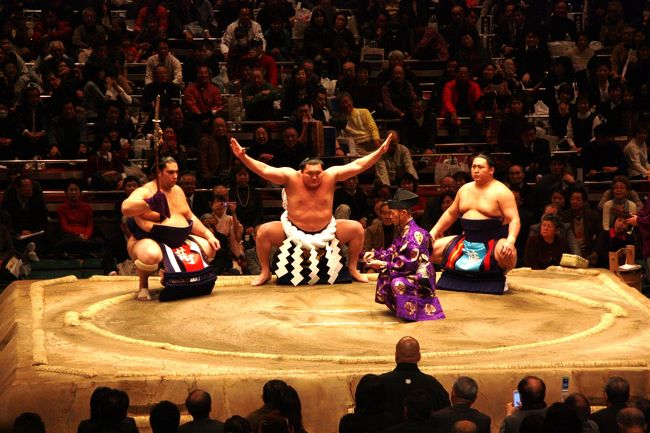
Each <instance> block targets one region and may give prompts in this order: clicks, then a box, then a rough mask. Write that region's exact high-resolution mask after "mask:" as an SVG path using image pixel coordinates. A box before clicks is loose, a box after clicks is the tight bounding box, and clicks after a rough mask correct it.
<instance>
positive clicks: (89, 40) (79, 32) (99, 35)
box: [72, 7, 108, 60]
mask: <svg viewBox="0 0 650 433" xmlns="http://www.w3.org/2000/svg"><path fill="white" fill-rule="evenodd" d="M81 15H82V18H83V23H82V24H80V25H78V26H77V27H75V29H74V32H73V33H72V46H73V47H74V48H75V50H76V52H75V55H74V56H73V57H74V58H75V60H76V59H77V56H78V54H79V52H80V51H81V50H86V52H85V56H86V57H85V58H87V56H88V55H90V51H91V50H92V48H93V47H94V46H96V45H98V44H99V43H101V42H104V41H106V39H107V38H108V36H107V34H106V29H104V26H102V25H101V24H99V23H98V22H97V13H96V12H95V10H94V9H93V8H92V7H87V8H85V9H84V10H83V11H82V13H81Z"/></svg>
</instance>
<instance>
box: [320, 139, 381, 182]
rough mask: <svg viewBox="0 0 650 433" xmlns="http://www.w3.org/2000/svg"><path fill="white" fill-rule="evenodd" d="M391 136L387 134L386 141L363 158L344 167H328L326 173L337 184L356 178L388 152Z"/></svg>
mask: <svg viewBox="0 0 650 433" xmlns="http://www.w3.org/2000/svg"><path fill="white" fill-rule="evenodd" d="M392 136H393V134H388V137H386V140H384V142H383V143H382V144H381V146H379V147H378V148H377V150H375V151H374V152H371V153H369V154H368V155H366V156H364V157H363V158H358V159H355V160H354V161H352V162H350V163H348V164H345V165H337V166H335V167H330V168H328V169H327V171H328V172H330V173H332V174H333V175H334V178H335V179H336V181H337V182H341V181H344V180H346V179H349V178H351V177H352V176H356V175H357V174H359V173H361V172H363V171H366V170H367V169H369V168H370V167H372V166H373V165H375V163H376V162H377V161H378V160H379V158H381V156H382V155H383V154H384V153H386V152H387V151H388V146H389V144H390V139H391V138H392Z"/></svg>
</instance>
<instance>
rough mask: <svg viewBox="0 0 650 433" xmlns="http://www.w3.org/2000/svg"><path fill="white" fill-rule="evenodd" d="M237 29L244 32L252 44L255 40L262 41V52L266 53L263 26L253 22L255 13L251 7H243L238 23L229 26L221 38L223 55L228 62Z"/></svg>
mask: <svg viewBox="0 0 650 433" xmlns="http://www.w3.org/2000/svg"><path fill="white" fill-rule="evenodd" d="M237 28H240V29H241V30H243V32H244V35H245V40H246V42H250V41H252V40H253V39H259V40H260V41H262V51H265V49H266V41H265V40H264V34H263V33H262V26H260V25H259V23H258V22H256V21H253V11H252V10H251V9H250V8H249V7H242V8H241V9H240V10H239V18H238V19H237V21H235V22H232V23H230V24H229V25H228V27H227V28H226V31H225V32H224V34H223V37H222V38H221V54H222V55H223V57H224V58H225V59H226V60H228V55H229V52H230V48H231V45H232V44H233V43H234V41H235V29H237Z"/></svg>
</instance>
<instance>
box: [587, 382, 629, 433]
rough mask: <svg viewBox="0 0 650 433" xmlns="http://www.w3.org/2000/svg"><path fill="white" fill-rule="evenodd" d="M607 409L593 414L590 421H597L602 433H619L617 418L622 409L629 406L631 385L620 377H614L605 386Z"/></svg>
mask: <svg viewBox="0 0 650 433" xmlns="http://www.w3.org/2000/svg"><path fill="white" fill-rule="evenodd" d="M605 396H606V405H607V407H606V408H604V409H601V410H599V411H597V412H594V413H592V414H591V416H590V419H592V420H594V421H596V424H598V430H599V431H600V433H618V432H620V431H621V430H620V429H619V427H618V425H617V422H616V418H617V415H618V413H619V411H621V410H622V409H624V408H625V407H626V406H627V402H628V400H629V398H630V384H629V383H628V381H627V380H625V379H624V378H622V377H619V376H612V377H610V378H609V379H608V380H607V384H606V385H605Z"/></svg>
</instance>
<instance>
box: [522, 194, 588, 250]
mask: <svg viewBox="0 0 650 433" xmlns="http://www.w3.org/2000/svg"><path fill="white" fill-rule="evenodd" d="M560 195H561V194H560ZM562 200H564V196H562ZM558 206H559V205H558V204H554V203H548V204H547V205H546V206H544V212H543V213H542V215H549V214H551V215H555V216H556V217H558V219H559V220H560V225H559V226H558V227H557V235H558V237H560V238H562V239H564V240H566V241H567V243H568V244H569V252H570V253H571V254H575V255H578V256H579V255H580V246H579V245H578V241H577V240H576V237H575V236H574V234H573V231H572V230H571V224H569V223H565V222H564V221H562V220H561V219H560V208H559V207H558ZM541 225H542V224H541V223H537V224H532V225H531V226H530V228H529V230H528V238H530V237H531V236H539V230H540V227H541ZM522 250H523V249H522Z"/></svg>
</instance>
